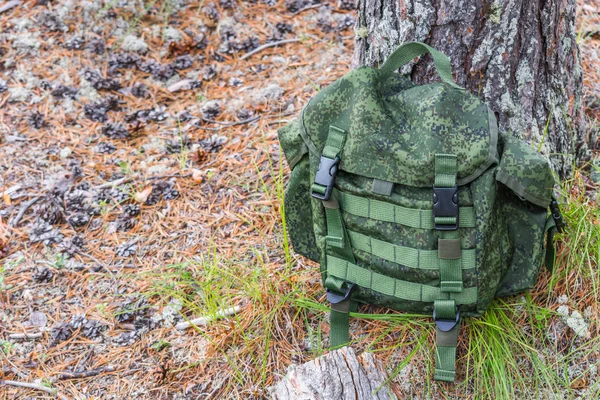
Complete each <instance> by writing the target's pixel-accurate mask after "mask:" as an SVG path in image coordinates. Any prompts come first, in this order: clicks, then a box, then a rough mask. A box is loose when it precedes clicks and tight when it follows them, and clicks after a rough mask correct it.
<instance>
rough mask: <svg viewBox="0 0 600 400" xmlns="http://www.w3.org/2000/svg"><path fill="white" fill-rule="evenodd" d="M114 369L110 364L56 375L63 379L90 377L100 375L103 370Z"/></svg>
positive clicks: (112, 370) (109, 370) (110, 370)
mask: <svg viewBox="0 0 600 400" xmlns="http://www.w3.org/2000/svg"><path fill="white" fill-rule="evenodd" d="M114 370H115V367H113V366H112V365H108V366H106V367H101V368H96V369H90V370H89V371H83V372H61V373H60V374H59V375H58V379H59V380H64V379H81V378H90V377H92V376H96V375H100V374H103V373H105V372H114Z"/></svg>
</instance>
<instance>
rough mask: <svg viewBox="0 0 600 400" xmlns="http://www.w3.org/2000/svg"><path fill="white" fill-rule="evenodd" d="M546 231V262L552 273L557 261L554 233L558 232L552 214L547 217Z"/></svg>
mask: <svg viewBox="0 0 600 400" xmlns="http://www.w3.org/2000/svg"><path fill="white" fill-rule="evenodd" d="M544 232H546V257H545V259H544V264H546V268H548V271H550V273H552V272H553V271H554V263H555V261H556V251H555V249H554V234H555V233H556V221H555V220H554V218H553V217H552V214H551V215H549V216H548V218H546V226H545V227H544Z"/></svg>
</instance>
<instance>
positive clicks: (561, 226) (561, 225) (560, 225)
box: [550, 199, 567, 233]
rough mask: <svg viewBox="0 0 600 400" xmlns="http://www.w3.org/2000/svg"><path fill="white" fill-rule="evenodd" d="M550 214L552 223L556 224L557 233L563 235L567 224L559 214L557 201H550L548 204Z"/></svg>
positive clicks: (560, 213)
mask: <svg viewBox="0 0 600 400" xmlns="http://www.w3.org/2000/svg"><path fill="white" fill-rule="evenodd" d="M550 212H551V213H552V218H554V223H555V224H556V230H557V231H558V233H563V232H564V230H565V227H566V226H567V224H566V223H565V220H564V218H563V216H562V212H560V206H559V204H558V201H556V200H554V199H552V201H551V202H550Z"/></svg>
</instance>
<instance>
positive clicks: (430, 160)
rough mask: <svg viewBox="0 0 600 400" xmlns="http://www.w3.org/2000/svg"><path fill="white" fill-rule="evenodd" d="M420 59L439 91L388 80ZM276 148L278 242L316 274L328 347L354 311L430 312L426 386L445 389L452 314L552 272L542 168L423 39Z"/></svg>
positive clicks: (323, 105)
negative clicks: (441, 384)
mask: <svg viewBox="0 0 600 400" xmlns="http://www.w3.org/2000/svg"><path fill="white" fill-rule="evenodd" d="M426 53H430V54H431V55H432V57H433V60H434V63H435V66H436V69H437V72H438V74H439V76H440V78H441V79H442V81H443V82H440V83H431V84H427V85H421V86H418V85H415V84H414V83H412V82H411V81H410V80H409V79H407V78H406V77H404V76H402V75H399V74H397V73H396V72H395V71H397V70H398V69H399V68H400V67H402V66H403V65H404V64H406V63H408V62H410V61H411V60H413V59H414V58H415V57H418V56H420V55H423V54H426ZM279 140H280V142H281V147H282V148H283V151H284V153H285V157H286V159H287V162H288V164H289V167H290V169H291V171H292V172H291V177H290V180H289V183H288V185H287V187H286V192H285V219H286V222H287V227H288V231H289V235H290V238H291V242H292V245H293V247H294V250H295V251H296V252H297V253H299V254H301V255H303V256H305V257H308V258H309V259H311V260H314V261H316V262H319V263H320V265H321V276H322V279H323V284H324V286H325V288H326V293H327V299H328V300H329V302H330V304H331V316H330V324H331V336H330V346H331V347H339V346H342V345H344V344H346V343H348V341H349V339H348V338H349V333H348V317H349V312H350V311H355V310H356V306H357V304H358V303H363V304H375V305H380V306H384V307H388V308H391V309H394V310H399V311H405V312H411V313H424V314H429V315H433V319H434V321H435V323H436V361H435V374H434V379H436V380H442V381H448V382H452V381H454V379H455V375H456V372H455V358H456V344H457V338H458V331H459V329H460V320H461V317H462V316H480V315H482V314H483V313H484V312H485V310H486V309H487V308H488V307H489V306H490V303H491V302H492V300H493V299H494V298H495V297H500V296H508V295H512V294H515V293H518V292H521V291H524V290H527V289H530V288H531V287H533V285H534V284H535V282H536V280H537V278H538V275H539V273H540V269H541V265H542V263H543V261H544V255H545V264H546V266H547V267H548V269H550V270H552V267H553V265H554V247H553V234H554V232H555V231H556V230H557V229H558V230H560V229H562V226H563V221H562V217H561V215H560V210H559V208H558V203H557V202H556V200H555V198H554V196H553V187H554V183H555V181H554V177H553V174H552V170H551V168H550V166H549V165H548V163H547V161H546V160H545V159H544V158H542V157H541V156H540V155H539V154H538V153H537V152H536V151H535V150H534V149H533V148H532V147H531V146H529V145H527V144H526V143H525V142H523V141H521V140H518V139H515V138H514V137H512V136H510V135H505V134H501V133H499V132H498V125H497V121H496V117H495V115H494V113H493V112H492V111H491V110H490V108H489V107H488V106H487V105H486V104H485V103H484V102H482V101H481V100H480V99H478V98H477V97H475V96H473V95H471V94H470V93H468V92H467V91H466V90H465V89H463V88H461V87H459V86H457V85H456V84H455V83H454V82H453V79H452V73H451V68H450V62H449V60H448V58H447V57H446V56H445V55H444V54H442V53H440V52H439V51H437V50H435V49H433V48H431V47H429V46H427V45H425V44H423V43H418V42H411V43H407V44H405V45H403V46H402V47H400V48H399V49H398V50H396V51H395V52H394V53H393V54H392V55H391V56H390V57H389V58H388V60H387V61H386V62H385V63H384V64H383V66H381V68H379V69H377V68H370V67H361V68H358V69H355V70H353V71H351V72H350V73H348V74H346V75H345V76H343V77H342V78H340V79H338V80H337V81H336V82H334V83H333V84H331V85H330V86H328V87H326V88H324V89H322V90H321V91H319V93H318V94H317V95H316V96H315V97H314V98H312V99H311V100H310V101H309V103H308V104H307V105H306V106H305V107H304V109H303V110H302V112H301V114H300V116H299V118H298V119H297V120H295V121H294V122H292V123H290V124H289V125H287V126H285V127H284V128H282V129H280V130H279ZM548 208H550V209H551V213H550V214H549V215H548V213H547V210H548ZM545 233H547V234H548V235H547V240H546V244H544V236H545Z"/></svg>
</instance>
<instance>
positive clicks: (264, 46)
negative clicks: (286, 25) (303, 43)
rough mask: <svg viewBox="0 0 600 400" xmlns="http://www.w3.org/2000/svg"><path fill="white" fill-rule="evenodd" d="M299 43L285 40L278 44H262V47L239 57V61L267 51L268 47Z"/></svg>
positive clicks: (297, 40) (293, 40) (295, 40)
mask: <svg viewBox="0 0 600 400" xmlns="http://www.w3.org/2000/svg"><path fill="white" fill-rule="evenodd" d="M299 41H300V39H285V40H280V41H278V42H272V43H267V44H263V45H262V46H258V47H257V48H255V49H254V50H252V51H251V52H249V53H246V54H244V55H243V56H241V57H240V60H245V59H246V58H248V57H252V56H253V55H254V54H256V53H259V52H261V51H263V50H264V49H268V48H269V47H275V46H279V45H280V44H286V43H296V42H299Z"/></svg>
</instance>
